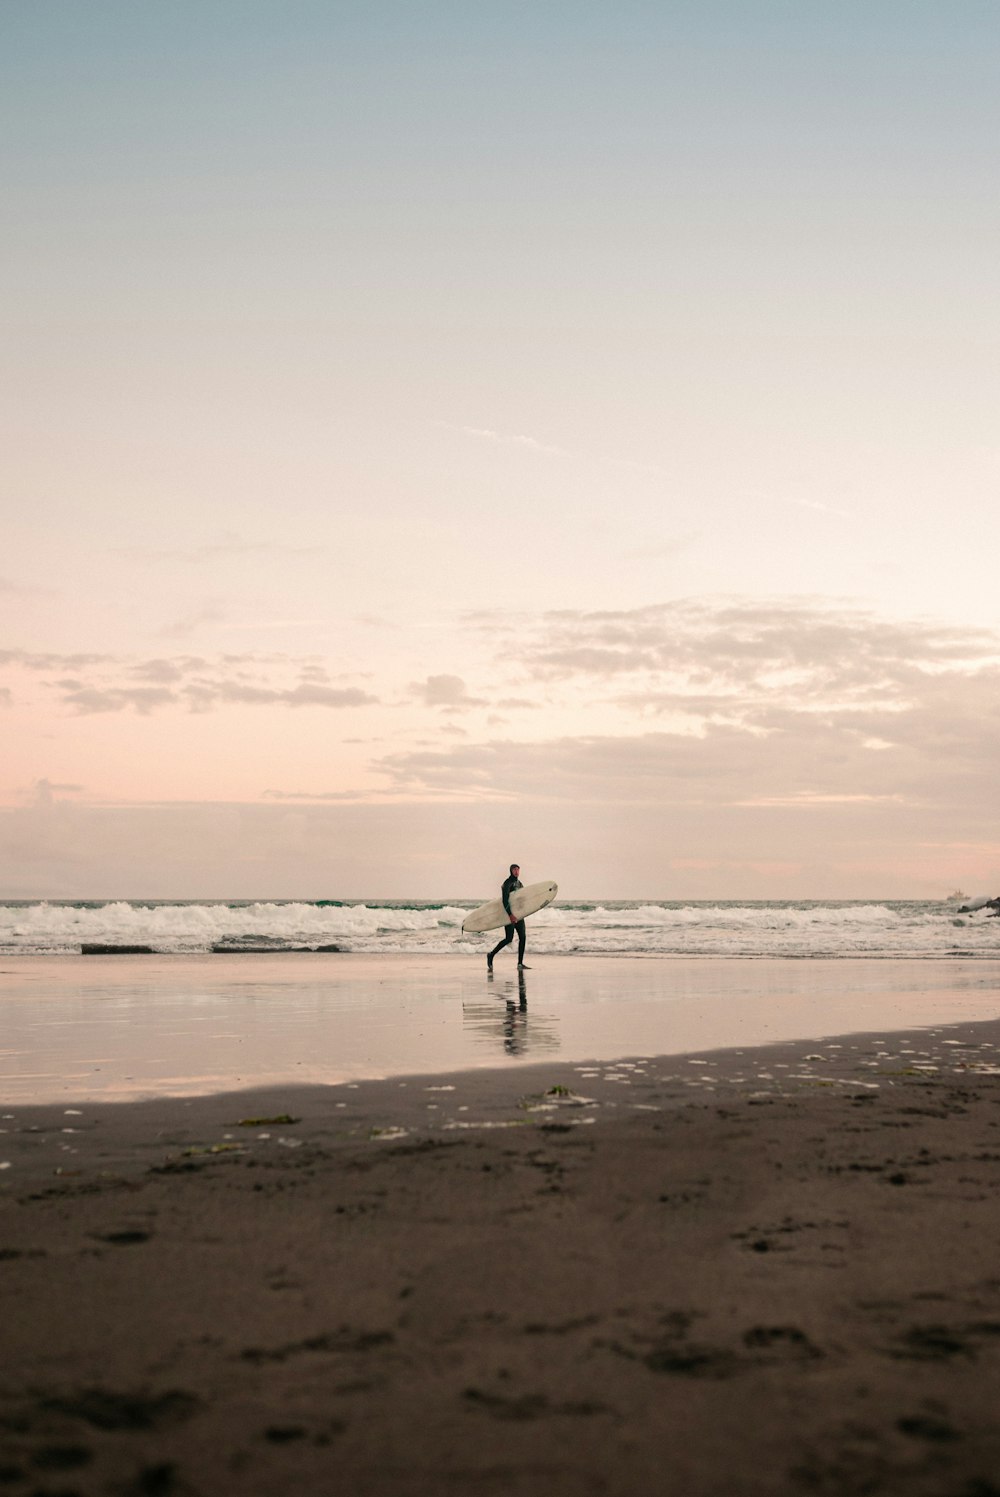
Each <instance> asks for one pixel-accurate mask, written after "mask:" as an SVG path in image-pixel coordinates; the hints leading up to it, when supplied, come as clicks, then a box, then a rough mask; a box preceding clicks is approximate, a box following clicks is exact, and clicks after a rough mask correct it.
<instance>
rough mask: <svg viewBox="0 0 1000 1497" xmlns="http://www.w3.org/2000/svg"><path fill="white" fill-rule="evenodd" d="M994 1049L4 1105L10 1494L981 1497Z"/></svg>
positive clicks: (957, 1027)
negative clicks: (877, 1496) (873, 1496)
mask: <svg viewBox="0 0 1000 1497" xmlns="http://www.w3.org/2000/svg"><path fill="white" fill-rule="evenodd" d="M4 966H5V968H8V967H9V966H10V963H9V962H5V963H4ZM989 967H990V968H992V964H989ZM400 970H402V969H400ZM396 975H397V980H398V977H399V973H398V972H397V974H396ZM535 975H536V976H537V978H538V980H539V981H541V980H542V974H541V973H539V974H535ZM995 976H996V974H995V972H992V971H988V970H987V968H986V967H984V969H983V982H982V983H981V987H986V986H988V983H987V981H986V979H987V978H988V977H991V978H992V979H993V986H994V991H995ZM734 980H735V976H734ZM793 985H794V984H793ZM883 986H884V982H883ZM939 996H940V995H939ZM502 1006H503V1005H502ZM904 1008H905V1005H904ZM945 1012H947V1010H946V1009H945ZM998 1047H1000V1023H998V1022H997V1021H996V1019H995V1018H994V1019H982V1018H980V1019H977V1020H975V1021H972V1022H970V1021H968V1020H962V1021H957V1022H941V1021H940V1019H939V1020H938V1021H937V1022H931V1023H929V1024H927V1025H926V1026H923V1027H921V1026H918V1025H912V1024H911V1025H909V1026H907V1025H906V1024H905V1022H900V1023H898V1024H897V1025H895V1026H892V1027H890V1026H886V1027H885V1028H883V1029H879V1030H877V1031H875V1030H871V1029H870V1030H869V1031H868V1032H857V1033H853V1034H851V1033H844V1034H842V1035H841V1036H840V1037H839V1038H837V1037H836V1036H835V1035H831V1034H827V1036H826V1037H825V1038H823V1039H819V1040H817V1039H816V1038H805V1039H783V1040H781V1041H780V1042H778V1043H774V1042H772V1043H760V1044H758V1045H756V1046H754V1047H748V1046H743V1047H738V1048H729V1049H723V1048H705V1049H704V1050H698V1051H697V1052H694V1053H691V1052H688V1053H675V1054H671V1055H663V1056H654V1055H649V1054H646V1055H639V1054H637V1053H633V1054H632V1055H631V1056H628V1055H619V1056H617V1057H604V1058H602V1059H601V1060H599V1061H593V1062H588V1061H585V1060H571V1061H569V1060H565V1059H561V1058H559V1056H558V1055H552V1056H551V1057H549V1056H546V1057H545V1058H543V1059H542V1060H541V1061H540V1062H531V1061H530V1060H527V1061H525V1060H520V1061H517V1062H516V1063H514V1064H511V1063H510V1057H509V1056H506V1055H504V1056H502V1060H503V1064H497V1063H496V1062H494V1063H493V1064H491V1065H485V1064H484V1065H481V1066H479V1067H476V1068H466V1069H462V1070H454V1069H442V1070H441V1071H439V1072H437V1073H431V1072H418V1073H411V1074H409V1075H398V1074H394V1075H391V1076H387V1077H385V1078H383V1079H370V1080H364V1079H356V1080H342V1081H340V1082H338V1083H336V1084H330V1085H301V1084H297V1082H296V1079H295V1077H294V1076H292V1077H288V1078H286V1079H285V1080H284V1081H283V1082H281V1083H278V1084H274V1085H268V1086H267V1087H264V1088H253V1089H248V1088H243V1089H226V1090H221V1091H218V1092H216V1093H215V1094H212V1095H187V1096H184V1095H180V1096H177V1095H174V1096H170V1095H166V1094H160V1095H156V1096H149V1097H147V1098H146V1100H142V1101H113V1100H110V1099H108V1098H106V1097H104V1098H102V1097H101V1096H100V1095H98V1096H96V1097H91V1098H89V1099H86V1098H82V1097H81V1098H78V1099H77V1100H76V1101H72V1100H69V1099H68V1098H65V1097H62V1098H60V1099H53V1100H50V1101H48V1102H47V1103H46V1104H44V1105H37V1106H30V1105H26V1104H25V1103H23V1102H18V1103H17V1104H11V1105H7V1106H5V1107H4V1108H3V1113H4V1117H3V1119H2V1120H0V1127H2V1128H3V1129H4V1130H6V1131H5V1132H4V1133H3V1134H2V1135H0V1145H2V1147H0V1164H2V1165H3V1166H4V1168H3V1169H2V1171H0V1294H2V1315H3V1324H4V1342H5V1356H4V1361H3V1370H2V1373H0V1389H2V1415H0V1418H2V1424H0V1430H2V1439H0V1446H2V1458H0V1471H2V1475H3V1480H4V1482H5V1484H6V1486H7V1488H8V1490H10V1491H12V1492H15V1493H21V1492H44V1493H52V1494H55V1493H60V1494H68V1493H71V1492H74V1493H79V1494H82V1497H90V1494H91V1493H93V1494H97V1493H102V1494H103V1493H112V1492H115V1493H120V1492H129V1493H133V1492H134V1493H158V1492H162V1493H174V1492H176V1493H178V1494H201V1493H204V1494H208V1493H218V1492H229V1491H232V1492H241V1493H243V1492H246V1493H260V1494H267V1497H271V1494H274V1497H278V1494H279V1493H280V1494H284V1493H287V1492H288V1491H290V1490H293V1489H295V1488H299V1489H301V1490H306V1491H310V1490H317V1491H324V1490H344V1491H348V1492H351V1493H361V1494H367V1493H371V1494H382V1493H385V1494H400V1497H404V1494H405V1497H409V1494H424V1493H428V1494H430V1493H438V1492H448V1491H456V1492H458V1491H460V1492H465V1491H482V1492H498V1493H499V1492H504V1493H506V1492H514V1493H530V1494H535V1493H542V1492H546V1493H551V1492H555V1493H567V1494H578V1493H579V1494H589V1493H615V1494H617V1493H622V1494H625V1493H626V1492H629V1493H631V1492H634V1491H635V1490H636V1489H643V1488H645V1489H655V1490H663V1491H684V1492H686V1493H695V1494H716V1493H718V1494H722V1493H730V1492H733V1491H739V1492H746V1493H761V1494H764V1493H784V1492H788V1493H799V1492H820V1493H831V1494H833V1493H838V1494H839V1493H844V1492H859V1493H860V1492H866V1493H867V1492H876V1493H880V1492H886V1493H895V1492H900V1493H902V1492H903V1491H906V1492H907V1493H927V1494H935V1497H937V1494H942V1493H944V1494H949V1497H950V1494H954V1497H986V1494H989V1493H991V1492H994V1491H995V1490H996V1486H995V1476H994V1473H995V1471H996V1469H997V1464H998V1459H1000V1437H998V1435H997V1432H996V1422H995V1392H994V1384H995V1377H996V1369H997V1364H998V1357H1000V1274H998V1272H997V1249H996V1244H997V1240H998V1233H1000V1205H998V1189H997V1187H998V1185H1000V1134H998V1128H1000V1063H998V1059H997V1057H998V1055H1000V1048H998Z"/></svg>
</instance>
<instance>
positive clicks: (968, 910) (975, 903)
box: [958, 894, 992, 915]
mask: <svg viewBox="0 0 1000 1497" xmlns="http://www.w3.org/2000/svg"><path fill="white" fill-rule="evenodd" d="M991 898H992V896H991V895H989V894H977V895H976V897H975V899H967V900H966V901H965V903H964V904H960V905H959V907H958V913H959V914H960V915H971V914H972V911H973V910H981V909H982V908H983V906H984V905H987V904H989V902H990V899H991Z"/></svg>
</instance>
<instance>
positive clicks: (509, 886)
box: [500, 877, 517, 925]
mask: <svg viewBox="0 0 1000 1497" xmlns="http://www.w3.org/2000/svg"><path fill="white" fill-rule="evenodd" d="M516 888H517V879H516V878H513V877H512V878H505V879H504V881H503V887H502V889H501V890H500V899H501V901H502V902H503V907H504V909H505V910H506V911H507V916H508V918H509V920H510V923H511V925H516V924H517V921H516V920H515V919H514V916H513V913H512V911H511V908H510V896H511V895H512V894H513V892H514V890H515V889H516Z"/></svg>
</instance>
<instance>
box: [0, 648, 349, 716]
mask: <svg viewBox="0 0 1000 1497" xmlns="http://www.w3.org/2000/svg"><path fill="white" fill-rule="evenodd" d="M4 663H6V664H8V665H12V666H15V667H20V668H22V669H25V670H30V671H32V672H46V673H49V679H48V680H46V681H45V682H44V683H43V684H44V686H45V687H46V688H47V689H48V690H49V691H52V692H53V693H54V694H55V695H56V697H57V699H58V701H59V702H60V703H61V705H62V706H64V707H66V708H68V709H69V710H70V711H71V712H74V713H79V714H81V715H91V714H96V713H114V712H127V711H131V712H136V713H139V714H140V715H141V716H147V715H148V714H150V713H152V712H157V711H160V710H162V709H168V708H181V709H186V710H187V711H190V712H210V711H213V710H216V709H218V708H221V707H229V706H252V707H257V706H262V707H267V706H278V707H326V708H333V709H338V708H350V707H365V706H371V705H374V704H375V703H376V702H377V701H378V698H377V697H376V696H374V695H372V693H371V692H368V691H366V690H364V689H363V688H361V687H359V686H357V685H348V684H343V683H342V682H341V683H340V684H335V683H334V682H333V681H331V679H330V676H329V674H328V672H327V670H326V668H325V667H324V666H322V665H321V664H319V663H318V662H317V661H316V660H315V659H313V658H308V657H307V658H299V659H296V658H295V657H293V656H288V655H285V654H271V655H261V654H256V653H252V652H247V653H243V654H233V653H230V654H223V655H217V656H213V657H207V656H203V655H174V656H154V657H152V658H151V659H147V660H138V661H137V660H129V659H127V658H115V657H113V656H107V655H56V654H33V653H31V652H27V651H20V650H8V651H4V652H2V654H0V664H4ZM289 678H291V679H289ZM7 689H9V688H7Z"/></svg>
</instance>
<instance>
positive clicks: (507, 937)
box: [486, 863, 525, 972]
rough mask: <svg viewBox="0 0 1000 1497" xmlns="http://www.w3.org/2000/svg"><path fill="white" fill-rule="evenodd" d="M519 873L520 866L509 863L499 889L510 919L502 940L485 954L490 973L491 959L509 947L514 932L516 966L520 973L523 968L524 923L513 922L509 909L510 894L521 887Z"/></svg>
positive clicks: (520, 921)
mask: <svg viewBox="0 0 1000 1497" xmlns="http://www.w3.org/2000/svg"><path fill="white" fill-rule="evenodd" d="M520 872H521V868H520V865H519V864H518V863H511V865H510V876H509V877H508V878H505V879H504V881H503V884H502V885H501V888H500V900H501V903H502V904H503V907H504V909H505V910H506V911H507V914H508V916H509V919H510V923H509V924H508V925H505V926H504V928H503V940H502V941H498V942H497V944H496V945H495V946H494V948H493V950H492V951H490V952H488V953H487V957H486V966H487V969H488V971H490V972H492V971H493V958H494V957H495V956H496V954H497V952H498V951H502V950H503V948H504V947H505V946H509V945H510V943H511V941H513V939H514V932H515V931H517V966H518V970H519V971H520V970H521V969H522V968H523V967H524V941H525V929H524V921H523V920H515V919H514V915H513V912H512V910H511V907H510V896H511V895H512V894H514V893H515V892H516V891H517V890H518V889H520V888H521V887H522V885H521V880H520V878H519V877H518V874H519V873H520Z"/></svg>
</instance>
